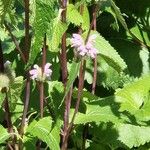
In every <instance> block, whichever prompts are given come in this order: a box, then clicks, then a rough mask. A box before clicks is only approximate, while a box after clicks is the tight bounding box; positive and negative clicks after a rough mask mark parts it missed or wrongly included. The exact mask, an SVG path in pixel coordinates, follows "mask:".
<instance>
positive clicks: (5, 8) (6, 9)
mask: <svg viewBox="0 0 150 150" xmlns="http://www.w3.org/2000/svg"><path fill="white" fill-rule="evenodd" d="M14 2H15V1H14V0H1V1H0V22H1V23H3V21H4V19H5V16H6V14H9V13H10V11H11V10H12V7H13V4H14Z"/></svg>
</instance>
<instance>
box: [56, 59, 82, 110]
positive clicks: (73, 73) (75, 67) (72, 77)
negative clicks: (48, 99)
mask: <svg viewBox="0 0 150 150" xmlns="http://www.w3.org/2000/svg"><path fill="white" fill-rule="evenodd" d="M79 67H80V62H75V61H73V63H72V65H71V69H70V72H69V76H68V81H67V85H66V90H65V95H64V98H63V100H62V102H61V104H60V106H61V105H62V103H63V101H64V99H65V97H66V95H67V94H68V92H69V90H70V88H71V86H72V84H73V82H74V81H75V79H76V77H77V75H78V72H79ZM60 106H59V107H60Z"/></svg>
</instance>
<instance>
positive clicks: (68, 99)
mask: <svg viewBox="0 0 150 150" xmlns="http://www.w3.org/2000/svg"><path fill="white" fill-rule="evenodd" d="M60 5H61V8H62V9H63V11H62V14H61V19H62V22H64V23H66V11H67V10H66V6H67V0H62V1H61V2H60ZM61 49H62V50H61V54H60V64H61V71H62V82H63V84H64V88H66V83H67V77H68V72H67V53H66V32H65V33H64V34H63V36H62V45H61ZM69 93H70V92H69ZM70 105H71V97H70V96H68V95H67V96H66V98H65V111H64V127H63V135H62V146H61V150H66V149H67V142H65V141H66V140H65V139H66V133H67V129H68V124H69V112H70Z"/></svg>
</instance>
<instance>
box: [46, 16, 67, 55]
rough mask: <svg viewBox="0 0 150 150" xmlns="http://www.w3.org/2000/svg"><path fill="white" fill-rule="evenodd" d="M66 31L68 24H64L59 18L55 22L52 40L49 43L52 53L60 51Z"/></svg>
mask: <svg viewBox="0 0 150 150" xmlns="http://www.w3.org/2000/svg"><path fill="white" fill-rule="evenodd" d="M66 30H67V24H66V23H63V22H62V21H60V20H59V19H58V18H56V19H55V20H54V22H53V31H52V32H53V33H52V39H51V41H50V42H49V43H48V44H49V49H50V51H52V52H58V51H59V48H58V47H59V44H60V42H61V38H62V36H63V34H64V33H65V31H66Z"/></svg>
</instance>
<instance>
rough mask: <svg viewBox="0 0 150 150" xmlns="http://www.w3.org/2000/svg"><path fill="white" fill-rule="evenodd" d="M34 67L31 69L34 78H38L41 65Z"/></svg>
mask: <svg viewBox="0 0 150 150" xmlns="http://www.w3.org/2000/svg"><path fill="white" fill-rule="evenodd" d="M33 68H34V69H32V70H30V71H29V73H30V75H31V79H32V80H34V79H37V78H38V74H39V71H40V67H39V66H38V65H34V66H33Z"/></svg>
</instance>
